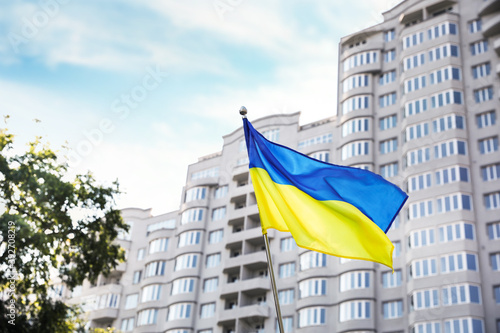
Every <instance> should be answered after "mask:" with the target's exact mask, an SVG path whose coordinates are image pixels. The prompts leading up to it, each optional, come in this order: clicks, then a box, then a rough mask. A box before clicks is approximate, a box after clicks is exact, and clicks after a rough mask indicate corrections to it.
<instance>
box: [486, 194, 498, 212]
mask: <svg viewBox="0 0 500 333" xmlns="http://www.w3.org/2000/svg"><path fill="white" fill-rule="evenodd" d="M484 205H485V206H486V209H488V210H490V209H498V208H500V192H495V193H489V194H485V195H484Z"/></svg>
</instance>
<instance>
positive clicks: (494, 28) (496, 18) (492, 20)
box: [483, 1, 500, 37]
mask: <svg viewBox="0 0 500 333" xmlns="http://www.w3.org/2000/svg"><path fill="white" fill-rule="evenodd" d="M497 2H498V1H497ZM499 33H500V15H493V16H491V17H489V18H488V19H484V23H483V36H484V37H491V36H494V35H498V34H499Z"/></svg>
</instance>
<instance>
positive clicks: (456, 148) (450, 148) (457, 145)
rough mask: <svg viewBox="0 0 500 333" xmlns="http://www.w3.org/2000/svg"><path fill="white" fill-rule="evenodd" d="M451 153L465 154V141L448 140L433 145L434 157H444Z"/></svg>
mask: <svg viewBox="0 0 500 333" xmlns="http://www.w3.org/2000/svg"><path fill="white" fill-rule="evenodd" d="M452 155H467V150H466V142H465V141H460V140H450V141H446V142H443V143H438V144H437V145H435V146H434V157H435V158H444V157H448V156H452Z"/></svg>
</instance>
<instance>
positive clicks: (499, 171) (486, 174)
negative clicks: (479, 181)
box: [481, 163, 500, 182]
mask: <svg viewBox="0 0 500 333" xmlns="http://www.w3.org/2000/svg"><path fill="white" fill-rule="evenodd" d="M481 175H482V177H483V180H484V181H485V182H488V181H493V180H497V179H500V163H497V164H492V165H487V166H484V167H481Z"/></svg>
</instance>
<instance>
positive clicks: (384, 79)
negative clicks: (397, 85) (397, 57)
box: [378, 70, 396, 86]
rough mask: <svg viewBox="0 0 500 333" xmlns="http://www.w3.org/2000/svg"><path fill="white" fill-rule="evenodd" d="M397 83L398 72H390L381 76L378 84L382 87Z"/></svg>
mask: <svg viewBox="0 0 500 333" xmlns="http://www.w3.org/2000/svg"><path fill="white" fill-rule="evenodd" d="M392 82H396V70H392V71H388V72H385V73H383V74H382V75H380V77H379V80H378V83H379V84H380V85H381V86H384V85H386V84H389V83H392Z"/></svg>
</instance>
